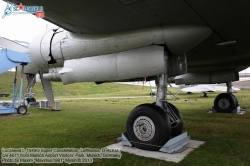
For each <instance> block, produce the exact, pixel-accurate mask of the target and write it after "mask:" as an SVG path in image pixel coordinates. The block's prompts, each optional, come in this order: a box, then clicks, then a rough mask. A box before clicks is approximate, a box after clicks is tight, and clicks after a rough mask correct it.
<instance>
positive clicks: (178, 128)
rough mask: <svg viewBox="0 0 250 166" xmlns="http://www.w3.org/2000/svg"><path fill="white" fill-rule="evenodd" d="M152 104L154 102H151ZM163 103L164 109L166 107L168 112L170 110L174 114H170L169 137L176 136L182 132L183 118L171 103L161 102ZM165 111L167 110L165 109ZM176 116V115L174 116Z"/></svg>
mask: <svg viewBox="0 0 250 166" xmlns="http://www.w3.org/2000/svg"><path fill="white" fill-rule="evenodd" d="M152 104H153V105H155V104H156V102H154V103H152ZM163 104H164V109H168V112H170V111H172V112H173V113H174V114H175V115H173V113H172V114H170V113H169V114H170V116H171V117H170V118H169V119H170V124H171V128H172V130H171V138H172V137H176V136H178V135H180V134H182V131H183V119H182V116H181V113H180V111H179V110H178V109H177V108H176V107H175V106H174V105H173V104H171V103H168V102H163ZM165 112H166V113H167V111H165ZM175 116H177V117H175Z"/></svg>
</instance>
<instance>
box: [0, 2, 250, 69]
mask: <svg viewBox="0 0 250 166" xmlns="http://www.w3.org/2000/svg"><path fill="white" fill-rule="evenodd" d="M6 5H7V4H6V2H4V1H2V0H0V36H1V37H5V38H8V39H11V40H19V41H25V42H31V41H32V39H33V38H34V37H36V36H37V35H38V34H39V33H41V32H42V31H43V30H45V29H46V27H47V26H50V25H51V24H50V23H49V22H47V21H45V20H43V19H40V18H37V17H35V16H33V15H32V14H19V15H10V16H5V17H4V18H2V16H3V13H4V9H5V8H6ZM45 15H46V13H45ZM246 72H247V73H250V68H248V69H247V71H243V73H246Z"/></svg>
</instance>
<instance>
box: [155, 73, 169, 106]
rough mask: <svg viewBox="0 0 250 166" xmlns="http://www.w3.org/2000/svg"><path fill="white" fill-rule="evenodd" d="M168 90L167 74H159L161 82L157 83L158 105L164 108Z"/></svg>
mask: <svg viewBox="0 0 250 166" xmlns="http://www.w3.org/2000/svg"><path fill="white" fill-rule="evenodd" d="M166 90H167V74H162V75H160V76H159V84H158V85H157V96H156V105H158V106H160V107H162V108H163V101H165V96H166Z"/></svg>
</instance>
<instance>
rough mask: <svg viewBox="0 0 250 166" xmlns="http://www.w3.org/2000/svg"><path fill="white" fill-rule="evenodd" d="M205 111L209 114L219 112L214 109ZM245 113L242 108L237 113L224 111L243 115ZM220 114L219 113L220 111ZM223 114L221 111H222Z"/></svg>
mask: <svg viewBox="0 0 250 166" xmlns="http://www.w3.org/2000/svg"><path fill="white" fill-rule="evenodd" d="M207 113H209V114H212V113H219V112H216V111H213V110H209V111H208V112H207ZM245 113H246V111H243V110H240V111H239V112H237V113H226V114H239V115H244V114H245ZM220 114H221V113H220ZM222 114H223V113H222Z"/></svg>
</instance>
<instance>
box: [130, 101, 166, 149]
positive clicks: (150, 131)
mask: <svg viewBox="0 0 250 166" xmlns="http://www.w3.org/2000/svg"><path fill="white" fill-rule="evenodd" d="M126 128H127V134H128V138H129V141H130V142H131V143H132V145H134V146H135V147H137V148H139V149H145V150H152V151H157V150H159V149H160V148H161V147H162V146H163V145H164V144H165V143H166V142H167V141H168V140H169V139H170V137H171V124H170V120H169V117H168V116H167V114H166V113H165V112H164V110H163V109H162V108H160V107H159V106H156V105H153V104H142V105H139V106H137V107H136V108H134V109H133V110H132V112H131V113H130V114H129V116H128V119H127V124H126Z"/></svg>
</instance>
